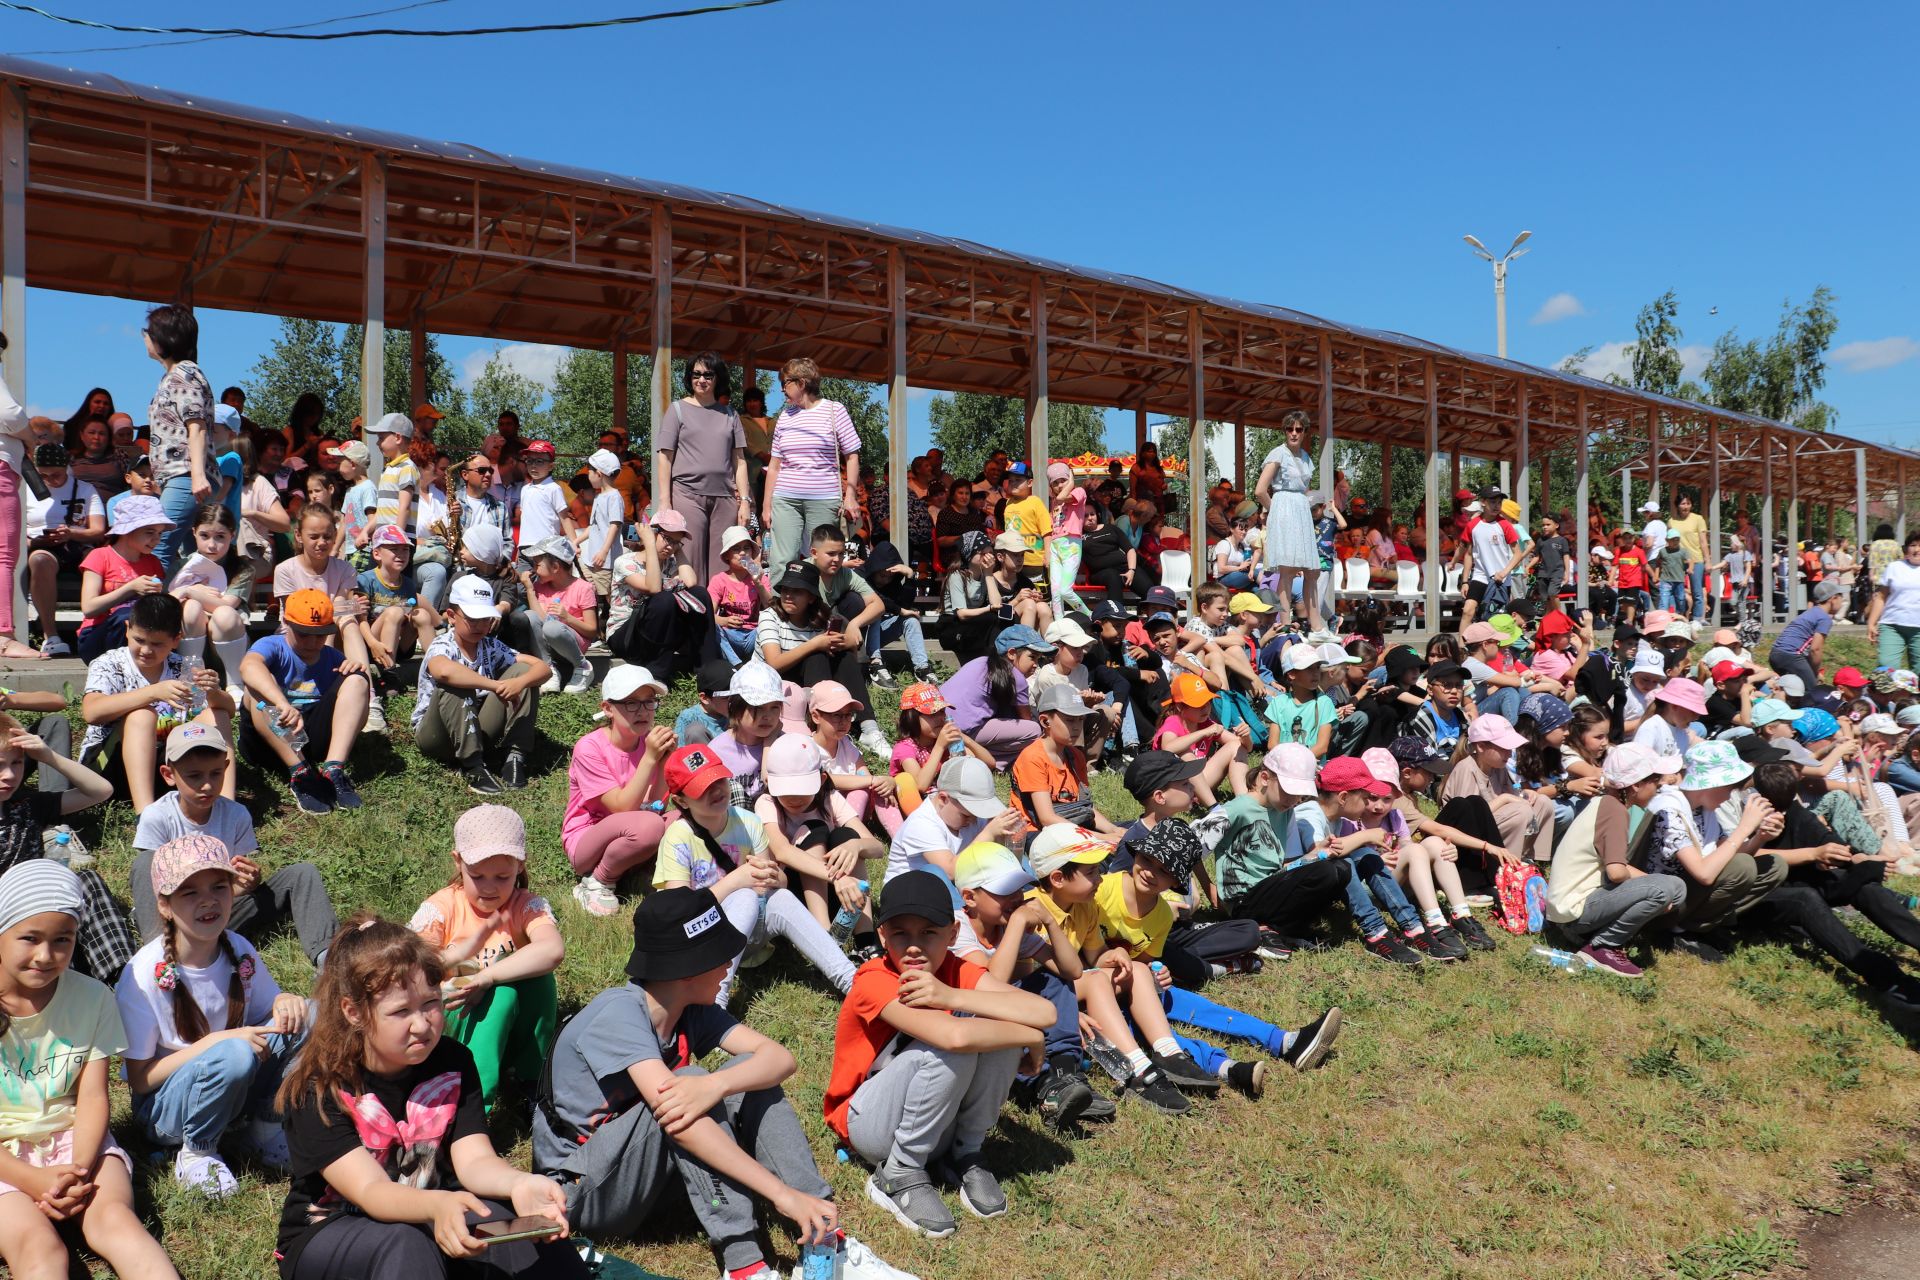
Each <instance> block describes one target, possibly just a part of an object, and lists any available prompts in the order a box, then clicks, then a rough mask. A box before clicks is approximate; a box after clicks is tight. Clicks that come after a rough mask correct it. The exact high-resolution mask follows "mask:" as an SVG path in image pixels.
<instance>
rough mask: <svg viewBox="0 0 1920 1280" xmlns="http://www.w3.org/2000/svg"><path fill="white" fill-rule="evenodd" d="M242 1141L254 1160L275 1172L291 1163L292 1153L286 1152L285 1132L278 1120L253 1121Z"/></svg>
mask: <svg viewBox="0 0 1920 1280" xmlns="http://www.w3.org/2000/svg"><path fill="white" fill-rule="evenodd" d="M243 1141H244V1142H245V1144H246V1147H247V1149H248V1150H249V1151H250V1152H252V1154H253V1157H254V1159H256V1160H258V1161H259V1162H260V1163H261V1164H263V1165H265V1166H266V1167H267V1168H269V1169H272V1170H274V1171H275V1172H279V1171H281V1170H284V1169H285V1168H286V1167H287V1166H288V1165H290V1164H292V1163H293V1153H292V1152H291V1151H289V1150H287V1131H286V1130H285V1129H283V1128H281V1127H280V1122H279V1121H278V1120H255V1121H254V1122H253V1123H252V1124H250V1125H248V1126H247V1134H246V1137H245V1139H244V1140H243Z"/></svg>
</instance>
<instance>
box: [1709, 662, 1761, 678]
mask: <svg viewBox="0 0 1920 1280" xmlns="http://www.w3.org/2000/svg"><path fill="white" fill-rule="evenodd" d="M1752 674H1753V668H1752V667H1750V666H1748V665H1747V664H1746V663H1744V662H1735V661H1734V660H1733V659H1732V658H1722V659H1720V661H1718V662H1716V663H1714V664H1713V678H1714V679H1715V680H1737V679H1739V678H1740V677H1741V676H1749V675H1752Z"/></svg>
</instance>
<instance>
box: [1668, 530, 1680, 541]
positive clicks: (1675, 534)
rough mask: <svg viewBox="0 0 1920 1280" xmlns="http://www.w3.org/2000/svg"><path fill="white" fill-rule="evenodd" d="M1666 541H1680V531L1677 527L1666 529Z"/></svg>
mask: <svg viewBox="0 0 1920 1280" xmlns="http://www.w3.org/2000/svg"><path fill="white" fill-rule="evenodd" d="M1667 541H1668V542H1678V541H1680V531H1679V530H1678V529H1669V530H1667Z"/></svg>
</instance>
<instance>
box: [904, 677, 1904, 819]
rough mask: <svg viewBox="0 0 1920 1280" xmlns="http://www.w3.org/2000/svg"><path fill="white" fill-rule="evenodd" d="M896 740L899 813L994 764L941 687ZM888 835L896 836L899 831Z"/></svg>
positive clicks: (909, 693)
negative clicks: (962, 762)
mask: <svg viewBox="0 0 1920 1280" xmlns="http://www.w3.org/2000/svg"><path fill="white" fill-rule="evenodd" d="M896 727H897V730H898V740H897V741H896V742H895V743H894V744H893V754H892V755H891V756H890V757H889V759H888V765H887V769H888V772H889V773H891V774H892V775H893V781H894V787H895V795H896V796H897V798H898V800H899V805H900V812H901V814H902V816H903V817H904V816H906V815H910V814H912V813H913V811H914V810H915V809H917V808H919V807H920V801H921V799H922V798H924V797H925V796H926V795H927V794H928V793H929V792H931V791H932V790H933V787H934V780H935V779H936V778H938V777H939V775H940V766H942V765H944V764H945V763H946V762H947V758H948V757H949V756H955V755H961V754H966V755H970V756H972V757H973V758H974V759H976V760H978V761H979V762H980V763H981V764H984V765H985V766H987V768H989V769H993V768H995V767H996V765H995V763H994V759H993V754H992V753H991V752H989V751H988V750H987V749H986V748H985V747H983V746H981V745H980V744H979V743H977V742H975V741H974V740H973V739H972V738H969V737H968V736H967V735H966V734H964V733H962V732H960V726H959V725H957V724H955V723H953V721H952V720H950V719H948V717H947V700H946V699H945V698H943V697H942V696H940V686H938V685H936V684H929V683H927V682H926V681H920V682H918V683H915V684H910V685H908V686H907V687H906V688H904V689H902V690H901V691H900V718H899V720H898V721H897V723H896ZM1915 772H1916V781H1915V784H1914V789H1915V790H1920V770H1916V771H1915ZM891 834H894V835H898V834H899V833H898V832H893V833H891Z"/></svg>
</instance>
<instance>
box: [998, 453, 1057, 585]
mask: <svg viewBox="0 0 1920 1280" xmlns="http://www.w3.org/2000/svg"><path fill="white" fill-rule="evenodd" d="M1001 523H1002V525H1003V527H1004V528H1005V529H1006V531H1007V532H1008V533H1017V534H1019V535H1020V538H1021V540H1022V541H1024V542H1025V543H1026V544H1027V558H1026V561H1025V563H1026V567H1027V568H1029V569H1040V570H1045V569H1046V567H1047V538H1048V537H1049V536H1050V535H1051V534H1052V533H1053V513H1052V512H1051V511H1049V510H1048V509H1047V504H1046V503H1044V502H1042V501H1041V500H1040V499H1038V498H1036V497H1034V496H1033V472H1032V470H1030V469H1029V468H1028V466H1027V464H1026V463H1024V462H1016V463H1014V464H1013V465H1012V466H1011V467H1008V468H1007V507H1006V510H1005V511H1004V512H1002V513H1001Z"/></svg>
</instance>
